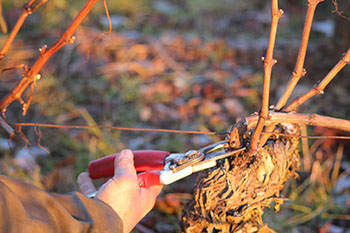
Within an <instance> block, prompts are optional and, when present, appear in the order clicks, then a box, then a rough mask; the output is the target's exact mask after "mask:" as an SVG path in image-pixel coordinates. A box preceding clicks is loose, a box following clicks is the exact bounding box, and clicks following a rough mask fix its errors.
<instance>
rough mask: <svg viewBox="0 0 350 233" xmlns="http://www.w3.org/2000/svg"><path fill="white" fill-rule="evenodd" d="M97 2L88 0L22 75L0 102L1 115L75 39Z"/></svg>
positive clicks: (25, 106)
mask: <svg viewBox="0 0 350 233" xmlns="http://www.w3.org/2000/svg"><path fill="white" fill-rule="evenodd" d="M97 1H98V0H88V1H87V3H86V4H85V6H84V7H83V8H82V9H81V11H80V12H79V14H78V15H77V17H76V18H75V19H74V21H73V22H72V24H71V25H70V26H69V27H68V29H67V30H66V31H65V32H64V33H63V35H62V37H61V38H60V39H59V40H58V41H57V42H56V43H55V44H54V45H53V46H52V47H50V48H49V49H44V50H42V52H41V54H40V57H39V58H38V59H37V60H36V62H35V63H34V65H33V67H32V68H31V69H30V70H29V71H28V72H25V73H24V75H23V79H22V80H21V81H20V82H19V83H18V84H17V86H16V87H15V88H14V89H13V90H12V92H11V93H10V94H9V95H7V96H6V97H5V98H4V99H3V100H1V102H0V110H1V111H2V113H5V112H6V108H7V107H8V106H9V105H10V104H11V103H12V102H13V101H15V100H19V101H20V100H21V96H22V94H23V92H24V91H25V90H26V89H27V87H28V86H29V85H30V84H31V83H33V82H35V81H36V80H38V79H40V75H39V74H38V73H39V71H40V70H41V68H42V67H43V66H44V65H45V63H46V62H47V61H48V60H49V59H50V58H51V56H52V55H54V54H55V53H56V52H57V51H58V50H59V49H60V48H62V47H63V46H64V45H66V44H68V43H73V42H74V40H75V37H74V36H73V33H74V32H75V30H76V29H77V28H78V26H79V25H80V24H81V22H82V21H83V20H84V19H85V17H86V16H87V14H88V13H89V12H90V10H91V9H92V7H93V6H94V5H95V4H96V2H97ZM28 107H29V104H28V103H27V105H24V106H23V110H24V111H23V113H24V114H25V112H26V109H27V108H28Z"/></svg>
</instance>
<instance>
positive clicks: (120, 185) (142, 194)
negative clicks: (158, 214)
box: [77, 150, 162, 232]
mask: <svg viewBox="0 0 350 233" xmlns="http://www.w3.org/2000/svg"><path fill="white" fill-rule="evenodd" d="M114 168H115V172H114V176H113V177H112V178H111V179H109V180H108V181H107V182H106V183H105V184H103V185H102V186H101V188H100V189H99V190H98V192H97V194H96V196H95V199H99V200H101V201H103V202H105V203H107V204H108V205H109V206H111V207H112V208H113V209H114V211H115V212H116V213H117V214H118V216H119V217H120V218H121V220H122V222H123V232H130V231H131V230H132V229H133V228H134V226H135V225H136V224H137V223H138V222H139V221H140V220H141V219H142V218H143V217H144V216H145V215H146V214H147V213H148V212H149V211H150V210H151V209H152V208H153V206H154V204H155V200H156V197H157V196H158V194H159V193H160V191H161V190H162V186H152V187H149V188H142V187H141V188H140V187H139V185H138V180H137V174H136V170H135V167H134V154H133V153H132V151H131V150H123V151H122V152H121V153H120V154H119V155H117V156H116V158H115V160H114ZM77 182H78V185H79V188H80V190H81V192H82V193H83V194H85V195H87V194H90V193H92V192H96V188H95V186H94V185H93V183H92V180H91V178H90V177H89V174H88V173H86V172H83V173H81V174H80V175H79V176H78V181H77Z"/></svg>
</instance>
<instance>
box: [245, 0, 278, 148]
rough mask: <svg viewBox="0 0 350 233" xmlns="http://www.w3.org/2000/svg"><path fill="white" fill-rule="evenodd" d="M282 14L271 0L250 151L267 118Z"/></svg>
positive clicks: (276, 4)
mask: <svg viewBox="0 0 350 233" xmlns="http://www.w3.org/2000/svg"><path fill="white" fill-rule="evenodd" d="M282 15H283V11H282V10H280V9H278V0H272V7H271V16H272V22H271V29H270V37H269V44H268V47H267V51H266V56H265V57H263V58H262V61H263V62H264V84H263V94H262V104H261V110H260V113H259V121H258V124H257V126H256V128H255V131H254V134H253V136H252V140H251V142H250V147H249V152H250V153H252V152H254V151H256V149H257V147H258V140H259V137H260V134H261V132H262V130H263V128H264V123H265V120H266V119H267V118H268V112H269V97H270V82H271V73H272V67H273V66H274V65H275V64H276V63H277V60H275V59H273V51H274V48H275V42H276V34H277V26H278V20H279V19H280V18H281V17H282Z"/></svg>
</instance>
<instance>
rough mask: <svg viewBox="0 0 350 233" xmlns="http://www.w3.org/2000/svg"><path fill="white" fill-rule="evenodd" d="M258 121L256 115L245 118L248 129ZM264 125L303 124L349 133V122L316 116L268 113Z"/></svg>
mask: <svg viewBox="0 0 350 233" xmlns="http://www.w3.org/2000/svg"><path fill="white" fill-rule="evenodd" d="M258 119H259V116H258V115H252V116H249V117H247V118H246V120H247V121H248V129H250V128H252V127H254V126H255V125H256V124H257V122H258ZM265 123H266V125H275V124H277V123H292V124H300V125H302V124H303V125H311V126H321V127H327V128H333V129H339V130H343V131H349V132H350V120H343V119H339V118H334V117H327V116H322V115H318V114H301V113H283V112H273V111H270V112H269V118H268V119H267V120H266V122H265Z"/></svg>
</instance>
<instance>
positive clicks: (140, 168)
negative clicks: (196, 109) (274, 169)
mask: <svg viewBox="0 0 350 233" xmlns="http://www.w3.org/2000/svg"><path fill="white" fill-rule="evenodd" d="M226 142H227V141H220V142H217V143H214V144H211V145H209V146H206V147H203V148H201V149H199V150H189V151H187V152H186V153H169V152H167V151H158V150H138V151H133V153H134V165H135V169H136V171H137V172H140V173H138V175H137V177H138V183H139V186H140V187H145V188H148V187H150V186H154V185H162V184H163V185H168V184H171V183H173V182H175V181H178V180H180V179H183V178H184V177H187V176H189V175H191V174H192V173H195V172H198V171H201V170H205V169H208V168H211V167H214V166H216V164H217V163H216V162H217V160H219V159H223V158H226V157H229V156H232V155H234V154H237V153H240V152H242V151H244V150H245V148H240V149H235V150H233V151H229V152H226V151H225V150H224V146H225V143H226ZM116 155H117V154H112V155H109V156H106V157H102V158H100V159H97V160H94V161H91V162H90V164H89V175H90V177H91V178H92V179H99V178H104V177H111V176H113V175H114V159H115V157H116Z"/></svg>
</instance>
